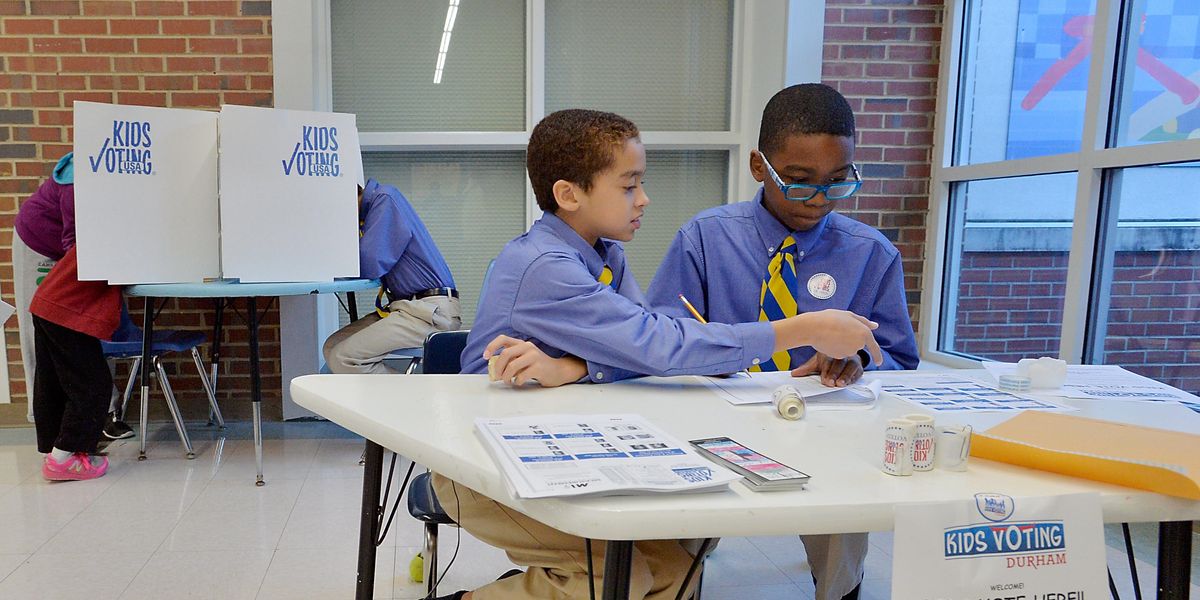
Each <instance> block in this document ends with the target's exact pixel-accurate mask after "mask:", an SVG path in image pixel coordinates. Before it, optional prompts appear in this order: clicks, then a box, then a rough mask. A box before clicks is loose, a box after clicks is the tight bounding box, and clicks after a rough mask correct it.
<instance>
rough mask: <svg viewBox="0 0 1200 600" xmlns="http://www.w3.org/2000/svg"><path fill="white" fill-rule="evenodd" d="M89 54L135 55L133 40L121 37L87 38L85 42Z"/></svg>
mask: <svg viewBox="0 0 1200 600" xmlns="http://www.w3.org/2000/svg"><path fill="white" fill-rule="evenodd" d="M83 45H84V47H86V48H87V51H88V52H89V53H102V54H133V51H134V48H133V40H131V39H129V38H120V37H102V38H87V39H85V40H83Z"/></svg>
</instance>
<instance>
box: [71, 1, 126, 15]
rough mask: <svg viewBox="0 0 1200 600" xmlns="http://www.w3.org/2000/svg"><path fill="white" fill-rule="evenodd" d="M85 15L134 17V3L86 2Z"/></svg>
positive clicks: (84, 2)
mask: <svg viewBox="0 0 1200 600" xmlns="http://www.w3.org/2000/svg"><path fill="white" fill-rule="evenodd" d="M81 4H83V14H85V15H114V16H117V15H132V14H133V2H128V1H126V2H117V1H110V0H103V1H102V0H84V1H83V2H81Z"/></svg>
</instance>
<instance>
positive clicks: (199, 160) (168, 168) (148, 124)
mask: <svg viewBox="0 0 1200 600" xmlns="http://www.w3.org/2000/svg"><path fill="white" fill-rule="evenodd" d="M74 108H75V227H76V232H75V236H76V244H77V245H78V247H79V278H80V279H84V280H108V281H109V282H110V283H113V284H132V283H175V282H186V281H200V280H202V279H204V278H207V277H218V276H219V275H220V272H221V267H220V254H219V253H220V248H219V233H218V229H217V227H218V223H217V177H216V173H217V114H216V113H212V112H205V111H198V110H181V109H170V108H152V107H146V106H123V105H117V104H98V103H94V102H75V107H74Z"/></svg>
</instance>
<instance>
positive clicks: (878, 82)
mask: <svg viewBox="0 0 1200 600" xmlns="http://www.w3.org/2000/svg"><path fill="white" fill-rule="evenodd" d="M942 14H943V8H942V0H828V2H826V8H825V49H824V66H823V68H822V80H823V81H824V82H825V83H827V84H829V85H832V86H834V87H836V88H837V89H838V91H840V92H841V93H842V94H843V95H844V96H846V98H847V99H848V100H849V101H850V106H851V108H853V109H854V113H855V116H856V119H857V125H858V144H857V150H856V152H855V161H856V162H857V163H858V165H859V167H860V168H861V170H862V176H863V179H864V180H865V182H864V184H863V187H862V190H861V191H860V192H859V193H858V195H857V196H855V197H854V199H852V200H850V201H844V202H843V205H841V206H839V208H838V210H839V211H841V212H842V213H844V214H847V215H849V216H851V217H854V218H856V219H858V220H860V221H862V222H864V223H866V224H868V225H871V226H873V227H876V228H878V229H879V230H880V231H882V232H883V234H884V235H886V236H887V237H888V239H890V240H892V242H893V243H894V244H896V247H897V248H899V250H900V254H901V255H902V256H903V259H904V279H905V289H907V290H908V306H909V313H910V314H911V316H912V319H913V326H914V327H916V326H918V325H919V324H918V322H917V316H918V311H919V310H920V308H919V307H920V303H921V272H922V270H923V269H924V261H925V214H926V210H927V206H928V195H929V173H930V159H931V151H932V148H933V126H934V122H933V121H934V104H935V100H936V98H937V71H938V58H939V56H940V49H939V48H940V43H939V42H940V40H941V35H942Z"/></svg>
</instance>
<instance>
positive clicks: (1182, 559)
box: [1158, 521, 1192, 600]
mask: <svg viewBox="0 0 1200 600" xmlns="http://www.w3.org/2000/svg"><path fill="white" fill-rule="evenodd" d="M1191 569H1192V523H1191V521H1171V522H1164V523H1159V524H1158V597H1159V598H1160V600H1186V598H1187V597H1188V592H1189V590H1188V588H1190V587H1191V582H1190V580H1191Z"/></svg>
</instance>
